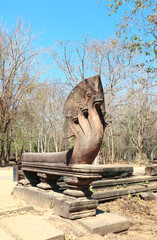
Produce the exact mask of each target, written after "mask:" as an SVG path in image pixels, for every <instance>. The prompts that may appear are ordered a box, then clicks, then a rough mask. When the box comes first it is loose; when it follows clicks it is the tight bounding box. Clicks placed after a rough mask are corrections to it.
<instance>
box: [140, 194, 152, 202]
mask: <svg viewBox="0 0 157 240" xmlns="http://www.w3.org/2000/svg"><path fill="white" fill-rule="evenodd" d="M139 196H140V198H142V199H143V200H145V201H151V200H153V199H155V197H156V196H155V194H153V193H150V192H141V193H139Z"/></svg>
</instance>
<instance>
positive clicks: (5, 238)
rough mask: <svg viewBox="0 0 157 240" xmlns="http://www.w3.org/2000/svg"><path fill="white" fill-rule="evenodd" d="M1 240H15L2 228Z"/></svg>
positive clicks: (0, 230) (0, 231)
mask: <svg viewBox="0 0 157 240" xmlns="http://www.w3.org/2000/svg"><path fill="white" fill-rule="evenodd" d="M0 239H1V240H15V238H13V237H12V236H11V235H10V234H8V233H7V232H6V231H4V230H3V229H2V228H0Z"/></svg>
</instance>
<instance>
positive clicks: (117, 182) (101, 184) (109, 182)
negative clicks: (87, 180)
mask: <svg viewBox="0 0 157 240" xmlns="http://www.w3.org/2000/svg"><path fill="white" fill-rule="evenodd" d="M147 181H148V182H152V181H157V176H137V177H130V178H122V179H107V180H97V181H94V182H92V184H91V186H92V187H93V188H94V190H97V189H100V188H105V187H109V186H116V185H121V184H134V183H140V182H147Z"/></svg>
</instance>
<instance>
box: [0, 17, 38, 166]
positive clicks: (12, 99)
mask: <svg viewBox="0 0 157 240" xmlns="http://www.w3.org/2000/svg"><path fill="white" fill-rule="evenodd" d="M35 39H36V37H35V36H33V34H32V32H31V29H30V27H25V26H24V24H23V23H22V21H21V20H18V21H17V25H16V27H15V28H14V29H13V30H12V32H9V31H8V30H7V28H6V27H3V25H2V24H1V25H0V149H1V153H0V164H1V163H2V160H4V161H5V160H6V145H7V133H8V131H9V128H10V126H11V124H12V122H13V120H14V119H15V117H16V116H17V114H18V110H19V106H20V104H21V102H22V101H24V100H26V97H27V93H28V92H30V91H31V90H32V89H33V88H35V87H36V81H37V80H38V79H39V77H40V75H41V70H39V55H40V53H41V49H37V48H36V47H34V45H33V42H34V40H35ZM37 57H38V60H37ZM24 98H25V99H24Z"/></svg>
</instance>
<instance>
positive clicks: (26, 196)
mask: <svg viewBox="0 0 157 240" xmlns="http://www.w3.org/2000/svg"><path fill="white" fill-rule="evenodd" d="M60 195H61V194H59V193H55V192H53V191H43V190H39V189H38V188H36V187H21V186H16V187H14V190H13V196H15V197H17V198H21V199H23V200H25V201H27V202H29V203H32V204H35V205H38V206H40V207H46V208H49V207H50V206H51V204H52V200H53V199H54V197H58V196H60Z"/></svg>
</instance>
